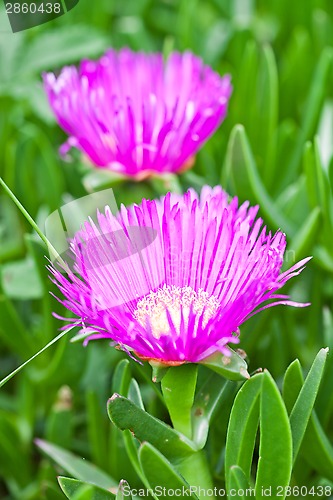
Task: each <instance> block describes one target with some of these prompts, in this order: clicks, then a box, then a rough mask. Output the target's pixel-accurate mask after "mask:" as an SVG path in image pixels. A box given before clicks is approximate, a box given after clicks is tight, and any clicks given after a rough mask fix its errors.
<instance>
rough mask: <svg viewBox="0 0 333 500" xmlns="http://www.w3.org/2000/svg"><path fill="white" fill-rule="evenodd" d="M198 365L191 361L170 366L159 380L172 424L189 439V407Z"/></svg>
mask: <svg viewBox="0 0 333 500" xmlns="http://www.w3.org/2000/svg"><path fill="white" fill-rule="evenodd" d="M197 375H198V366H197V365H195V364H192V363H189V364H184V365H181V366H172V367H171V368H169V370H168V372H167V374H166V375H165V376H164V377H163V379H162V382H161V387H162V392H163V396H164V401H165V403H166V405H167V408H168V411H169V414H170V418H171V421H172V424H173V426H174V428H175V429H177V431H179V432H181V433H182V434H184V435H185V436H187V437H188V438H190V439H191V437H192V419H191V409H192V406H193V401H194V393H195V388H196V383H197Z"/></svg>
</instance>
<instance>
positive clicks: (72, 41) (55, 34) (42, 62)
mask: <svg viewBox="0 0 333 500" xmlns="http://www.w3.org/2000/svg"><path fill="white" fill-rule="evenodd" d="M107 46H108V42H107V39H106V37H105V36H104V35H102V34H101V33H100V32H99V31H97V30H95V29H94V28H92V27H91V26H90V27H89V28H87V26H83V25H78V24H75V25H73V26H71V29H68V27H67V26H62V27H61V28H58V29H54V30H51V31H44V32H42V33H40V34H39V36H38V37H37V38H35V39H34V40H33V41H32V43H30V44H29V45H28V50H26V51H25V53H24V58H23V60H22V61H21V65H20V73H21V74H24V73H28V74H29V73H35V72H40V71H45V70H47V69H53V68H59V67H61V66H63V65H64V64H70V63H74V62H76V61H79V60H80V59H83V58H87V57H94V56H98V55H100V54H101V53H102V52H103V51H104V50H105V49H106V48H107Z"/></svg>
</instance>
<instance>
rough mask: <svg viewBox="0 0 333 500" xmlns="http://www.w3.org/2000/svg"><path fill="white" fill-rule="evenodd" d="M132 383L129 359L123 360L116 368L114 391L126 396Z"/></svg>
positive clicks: (113, 381)
mask: <svg viewBox="0 0 333 500" xmlns="http://www.w3.org/2000/svg"><path fill="white" fill-rule="evenodd" d="M130 381H131V368H130V362H129V360H128V359H122V360H121V361H119V363H118V364H117V366H116V369H115V371H114V374H113V377H112V391H113V392H117V393H118V394H121V395H122V396H125V395H126V394H127V392H128V388H129V385H130Z"/></svg>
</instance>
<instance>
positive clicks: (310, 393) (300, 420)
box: [290, 349, 328, 461]
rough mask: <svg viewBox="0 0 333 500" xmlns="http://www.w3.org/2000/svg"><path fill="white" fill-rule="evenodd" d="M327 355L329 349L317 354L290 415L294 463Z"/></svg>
mask: <svg viewBox="0 0 333 500" xmlns="http://www.w3.org/2000/svg"><path fill="white" fill-rule="evenodd" d="M327 354H328V349H321V350H320V351H319V353H318V354H317V356H316V359H315V360H314V362H313V364H312V366H311V368H310V371H309V373H308V376H307V377H306V379H305V382H304V385H303V387H302V389H301V392H300V393H299V396H298V398H297V401H296V403H295V405H294V407H293V409H292V411H291V414H290V426H291V431H292V437H293V456H294V461H295V459H296V457H297V454H298V451H299V448H300V446H301V443H302V440H303V437H304V433H305V430H306V428H307V425H308V421H309V418H310V415H311V412H312V409H313V405H314V403H315V400H316V397H317V394H318V390H319V385H320V382H321V379H322V376H323V373H324V368H325V363H326V358H327Z"/></svg>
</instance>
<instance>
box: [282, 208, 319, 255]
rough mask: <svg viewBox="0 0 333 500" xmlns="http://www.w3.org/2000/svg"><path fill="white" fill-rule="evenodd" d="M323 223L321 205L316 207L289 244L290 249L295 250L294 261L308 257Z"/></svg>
mask: <svg viewBox="0 0 333 500" xmlns="http://www.w3.org/2000/svg"><path fill="white" fill-rule="evenodd" d="M321 223H322V211H321V209H320V208H319V207H315V208H314V209H313V210H312V212H311V213H310V215H309V216H308V217H307V218H306V219H305V221H304V223H303V224H302V225H301V227H300V228H299V230H298V231H297V233H296V234H295V236H294V237H293V238H292V240H291V241H290V244H289V245H288V250H292V251H293V252H295V253H294V255H293V261H294V262H297V261H298V260H300V259H302V258H304V257H306V256H307V255H308V254H309V252H311V250H312V248H313V246H314V244H315V243H316V240H317V238H318V234H319V231H320V230H321Z"/></svg>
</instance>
